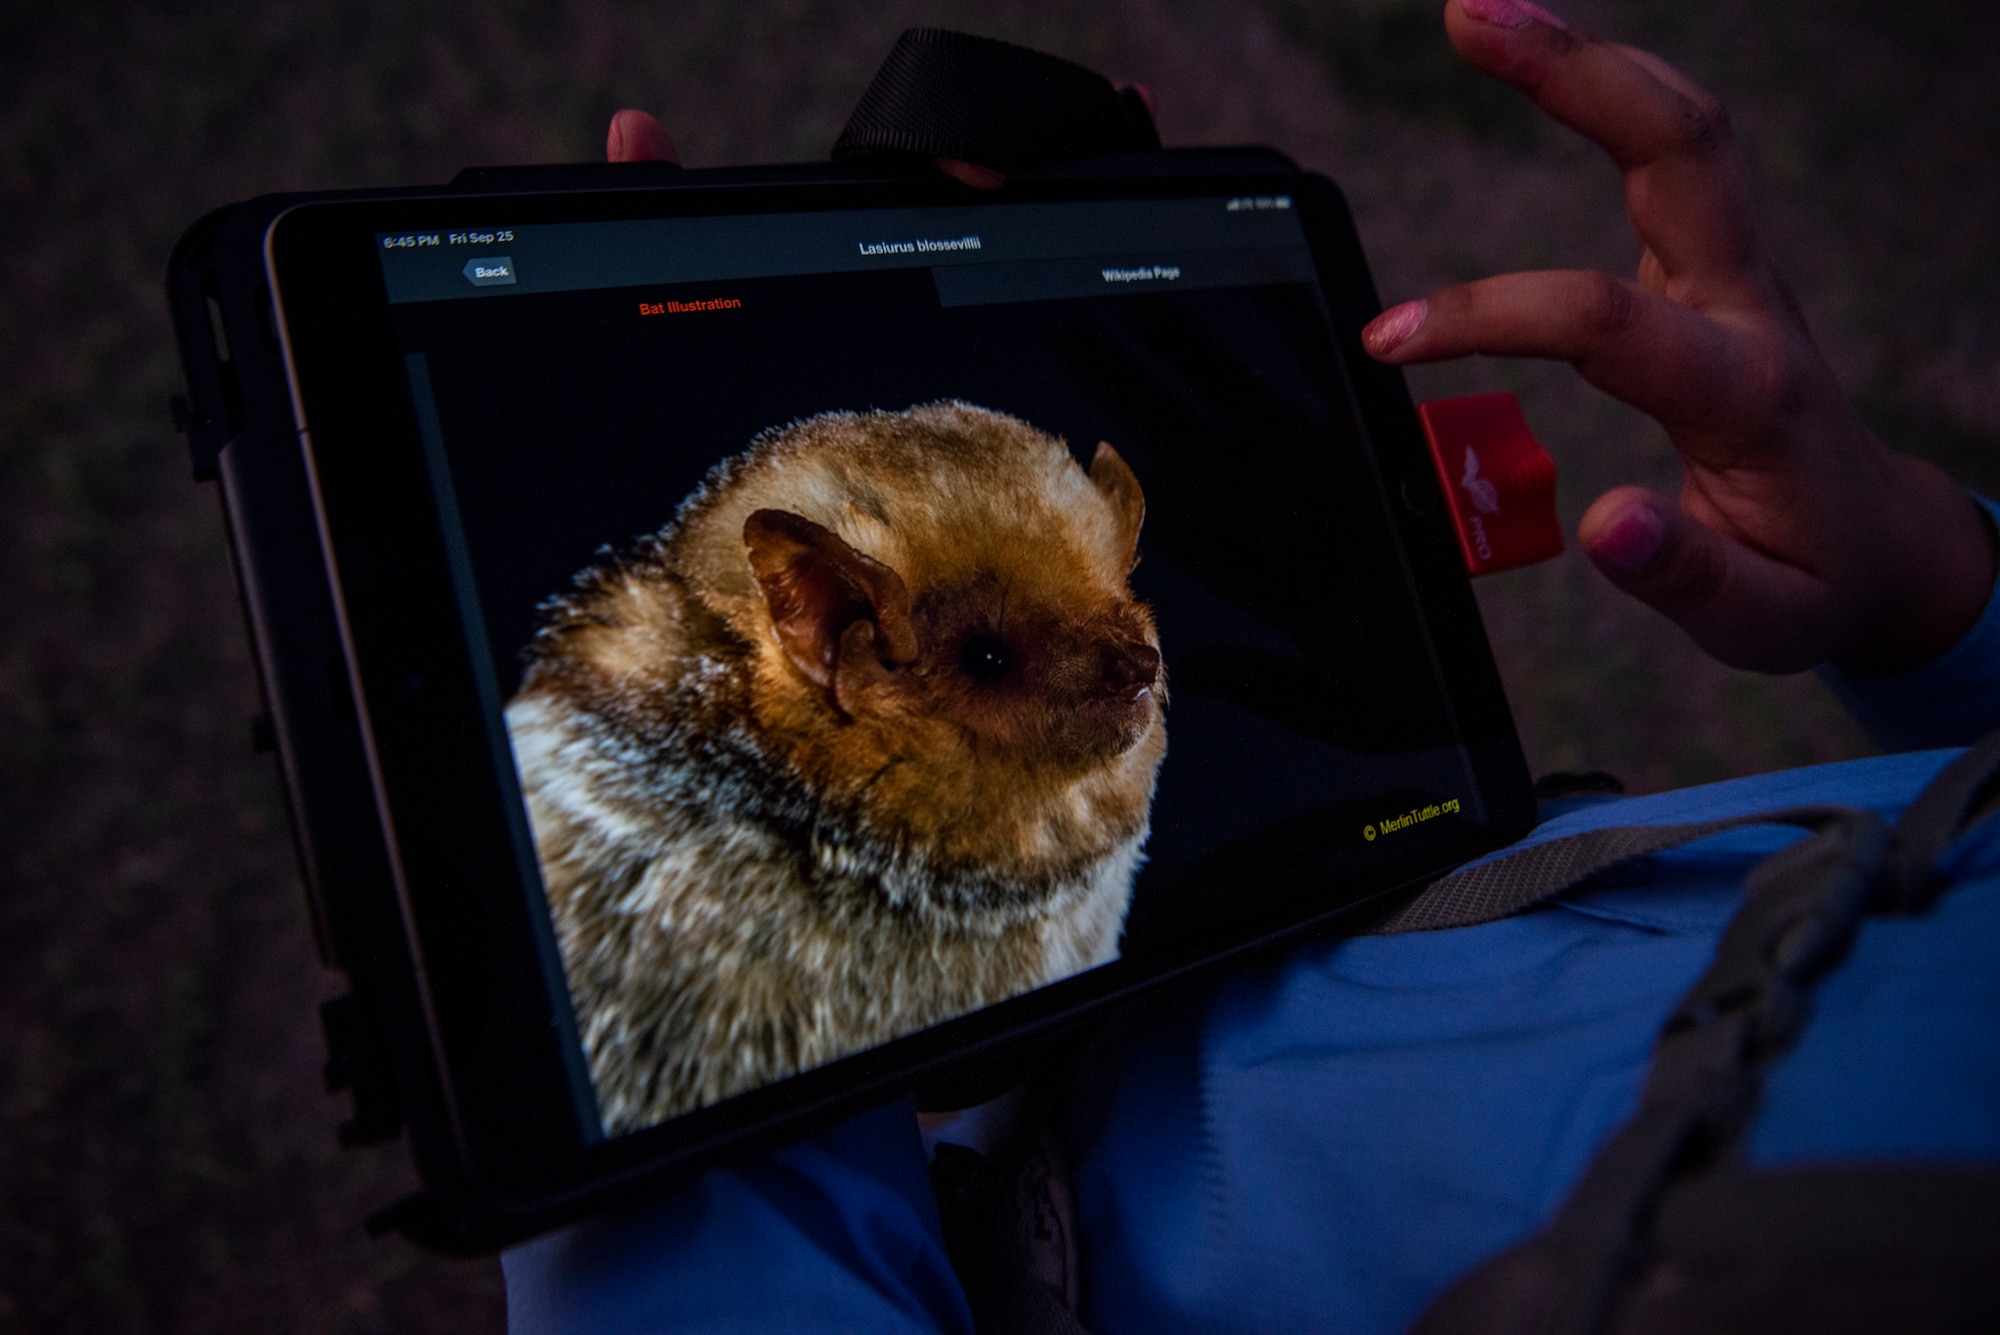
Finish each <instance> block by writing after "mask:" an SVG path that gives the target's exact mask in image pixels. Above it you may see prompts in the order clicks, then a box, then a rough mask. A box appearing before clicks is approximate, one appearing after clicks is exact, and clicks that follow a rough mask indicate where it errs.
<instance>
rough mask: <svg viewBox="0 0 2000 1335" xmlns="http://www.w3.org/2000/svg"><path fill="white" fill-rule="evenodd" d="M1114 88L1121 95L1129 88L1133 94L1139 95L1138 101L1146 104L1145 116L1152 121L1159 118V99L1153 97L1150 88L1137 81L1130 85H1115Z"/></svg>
mask: <svg viewBox="0 0 2000 1335" xmlns="http://www.w3.org/2000/svg"><path fill="white" fill-rule="evenodd" d="M1116 87H1117V89H1118V91H1119V92H1121V93H1122V92H1124V91H1125V90H1126V89H1127V88H1130V89H1131V90H1132V91H1133V92H1135V93H1137V94H1138V95H1139V100H1140V101H1141V102H1144V103H1145V104H1146V114H1147V115H1148V116H1151V117H1152V118H1153V119H1154V120H1158V119H1159V118H1160V99H1159V98H1157V97H1155V96H1153V90H1152V89H1151V88H1149V87H1147V86H1146V85H1145V84H1143V83H1139V82H1137V81H1134V82H1132V83H1121V84H1118V85H1116Z"/></svg>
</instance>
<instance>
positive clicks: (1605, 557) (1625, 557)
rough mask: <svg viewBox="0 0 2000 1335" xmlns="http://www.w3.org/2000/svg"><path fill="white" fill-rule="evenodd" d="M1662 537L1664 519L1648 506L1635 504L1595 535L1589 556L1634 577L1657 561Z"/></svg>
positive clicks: (1664, 532) (1665, 527)
mask: <svg viewBox="0 0 2000 1335" xmlns="http://www.w3.org/2000/svg"><path fill="white" fill-rule="evenodd" d="M1666 536H1667V521H1666V519H1665V517H1664V516H1662V515H1661V514H1660V513H1659V511H1657V510H1655V509H1654V508H1653V507H1652V506H1650V505H1635V506H1633V507H1632V508H1631V509H1629V510H1627V511H1626V512H1625V513H1624V514H1622V515H1619V516H1618V518H1617V519H1615V520H1613V521H1612V523H1611V527H1610V528H1608V529H1606V530H1604V532H1603V533H1601V534H1599V535H1598V537H1597V541H1596V542H1593V543H1592V544H1591V545H1590V554H1591V555H1592V556H1594V557H1596V558H1597V559H1598V560H1600V561H1604V562H1607V563H1609V564H1610V565H1614V566H1616V567H1617V568H1618V569H1620V570H1622V571H1624V572H1625V573H1626V574H1628V575H1636V574H1638V573H1639V572H1640V571H1642V570H1645V569H1646V568H1647V567H1648V566H1650V565H1652V564H1653V562H1655V561H1657V560H1658V559H1659V557H1660V548H1661V547H1662V546H1664V545H1665V538H1666Z"/></svg>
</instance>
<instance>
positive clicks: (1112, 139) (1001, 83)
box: [833, 28, 1160, 172]
mask: <svg viewBox="0 0 2000 1335" xmlns="http://www.w3.org/2000/svg"><path fill="white" fill-rule="evenodd" d="M1159 146H1160V135H1159V131H1158V130H1156V129H1155V128H1154V127H1153V117H1152V113H1150V112H1149V111H1147V110H1146V104H1145V102H1144V101H1143V100H1142V99H1141V98H1140V97H1139V95H1138V94H1137V93H1136V92H1133V91H1132V90H1130V89H1125V90H1122V91H1121V90H1119V89H1117V88H1114V87H1113V86H1112V84H1111V81H1110V80H1108V79H1106V78H1105V77H1104V76H1103V75H1101V74H1098V73H1097V72H1096V71H1094V70H1088V69H1085V68H1084V67H1083V66H1081V65H1075V64H1071V63H1070V62H1069V61H1067V60H1063V59H1061V58H1059V57H1056V56H1051V55H1045V54H1044V53H1042V52H1040V51H1031V50H1029V49H1028V48H1027V47H1024V46H1015V45H1013V44H1012V43H1010V42H999V41H995V40H993V39H992V38H990V37H974V36H971V35H969V34H967V33H962V32H950V31H948V30H946V29H943V28H911V29H910V30H909V31H907V32H905V33H904V34H903V35H902V36H901V37H900V38H898V39H897V41H896V45H895V49H893V50H892V51H890V52H889V58H888V59H887V60H885V61H883V62H882V68H881V69H880V70H877V71H876V73H875V80H874V82H872V83H870V84H869V85H868V91H867V92H865V93H863V94H862V95H861V104H860V105H859V106H857V107H856V108H855V109H854V114H853V115H852V116H851V117H849V118H848V121H847V128H846V129H844V130H842V131H841V133H840V138H839V139H838V140H836V141H835V143H834V145H833V156H834V160H835V161H847V160H849V159H854V158H880V157H895V156H911V157H916V158H920V159H922V160H923V161H925V162H926V163H928V162H929V160H930V159H932V158H940V157H942V158H956V159H958V160H959V161H961V162H971V163H976V164H978V165H979V166H981V167H992V168H994V169H996V170H998V171H1002V172H1012V171H1018V170H1020V169H1021V168H1023V167H1027V166H1030V165H1032V164H1034V163H1037V162H1043V161H1047V160H1049V159H1053V158H1066V157H1087V156H1091V155H1094V154H1102V153H1136V152H1143V151H1147V150H1150V149H1156V148H1158V147H1159Z"/></svg>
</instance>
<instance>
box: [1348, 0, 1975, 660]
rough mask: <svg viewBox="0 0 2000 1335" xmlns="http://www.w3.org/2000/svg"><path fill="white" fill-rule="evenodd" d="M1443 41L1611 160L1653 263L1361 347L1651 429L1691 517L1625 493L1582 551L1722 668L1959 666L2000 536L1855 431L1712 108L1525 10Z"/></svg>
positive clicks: (1652, 497) (1446, 306)
mask: <svg viewBox="0 0 2000 1335" xmlns="http://www.w3.org/2000/svg"><path fill="white" fill-rule="evenodd" d="M1445 27H1446V31H1447V32H1448V33H1449V35H1450V37H1451V41H1452V44H1453V45H1454V46H1456V47H1457V48H1458V51H1459V54H1460V55H1462V56H1463V57H1464V58H1465V59H1466V60H1468V61H1469V62H1471V63H1472V64H1473V65H1475V66H1477V67H1478V68H1480V69H1482V70H1484V71H1485V72H1487V73H1488V74H1491V75H1493V76H1494V77H1496V78H1499V79H1501V80H1503V81H1505V82H1507V83H1510V84H1512V85H1514V86H1515V87H1516V88H1519V89H1521V90H1522V91H1523V92H1525V93H1527V94H1528V96H1529V97H1531V98H1532V99H1534V101H1535V103H1536V105H1538V106H1539V107H1541V109H1542V110H1543V111H1545V112H1547V113H1548V114H1549V115H1550V116H1552V117H1554V118H1555V119H1556V120H1558V121H1560V122H1562V123H1563V124H1564V125H1567V126H1569V127H1571V128H1572V129H1574V130H1577V131H1578V132H1580V133H1582V134H1583V135H1585V136H1587V137H1588V138H1590V139H1592V140H1594V141H1595V142H1596V143H1597V144H1598V145H1599V146H1601V147H1602V148H1603V149H1604V150H1605V151H1606V152H1607V153H1609V154H1610V155H1611V158H1612V160H1613V161H1614V162H1616V163H1617V164H1618V167H1619V169H1620V171H1621V172H1622V173H1623V175H1624V190H1625V207H1626V212H1627V214H1628V215H1629V217H1630V218H1631V221H1632V226H1633V228H1634V230H1635V231H1637V233H1638V235H1639V239H1640V240H1641V241H1642V242H1643V243H1644V245H1645V252H1644V255H1643V256H1642V258H1641V259H1640V262H1639V271H1638V275H1637V278H1636V280H1631V281H1628V280H1625V279H1622V278H1616V277H1613V276H1611V275H1609V274H1605V273H1600V272H1596V271H1590V270H1556V271H1549V272H1542V273H1515V274H1504V275H1501V276H1499V277H1495V278H1487V279H1482V280H1480V281H1478V282H1473V283H1466V284H1462V285H1459V286H1455V287H1448V288H1444V289H1442V290H1440V291H1437V292H1434V293H1432V294H1431V295H1430V296H1429V297H1427V298H1425V299H1424V300H1422V301H1414V302H1406V303H1404V304H1402V305H1400V306H1396V307H1393V308H1391V309H1389V310H1387V311H1384V312H1383V313H1382V314H1381V315H1380V316H1378V317H1377V318H1376V319H1375V320H1374V321H1373V322H1372V323H1370V324H1369V326H1368V328H1367V329H1366V330H1365V331H1363V340H1364V342H1365V344H1366V346H1367V347H1368V350H1369V351H1370V352H1371V353H1373V354H1374V355H1375V356H1376V357H1378V358H1379V359H1381V360H1383V361H1385V362H1391V363H1395V364H1408V363H1412V362H1430V361H1439V360H1443V359H1446V358H1452V357H1463V356H1466V355H1469V354H1472V353H1486V354H1490V355H1496V356H1515V357H1548V358H1554V359H1558V360H1562V361H1567V362H1570V363H1572V364H1573V365H1575V367H1576V368H1577V370H1579V371H1580V372H1582V373H1583V376H1584V378H1585V379H1587V380H1589V381H1590V382H1591V383H1592V384H1594V385H1596V386H1597V387H1598V388H1600V389H1602V390H1604V391H1605V392H1606V393H1609V394H1611V395H1613V396H1614V397H1616V398H1619V399H1622V400H1623V401H1625V402H1626V403H1629V404H1631V405H1632V406H1634V407H1636V408H1638V409H1640V410H1641V411H1643V412H1645V413H1648V414H1649V415H1651V416H1652V417H1654V418H1655V419H1657V420H1658V421H1659V422H1660V424H1661V425H1662V426H1664V427H1665V428H1666V430H1667V434H1668V436H1669V437H1670V438H1671V440H1672V441H1673V444H1674V448H1675V449H1676V450H1677V451H1679V453H1680V456H1681V460H1682V463H1683V464H1684V465H1685V469H1686V472H1685V476H1684V480H1683V482H1682V485H1681V491H1680V496H1679V499H1678V502H1676V501H1675V500H1671V499H1669V498H1667V497H1665V496H1661V495H1659V494H1657V493H1654V492H1650V491H1647V490H1645V489H1643V488H1640V487H1619V488H1616V489H1614V490H1612V491H1610V492H1607V493H1606V494H1605V495H1603V496H1600V497H1599V498H1598V499H1597V501H1596V502H1595V503H1594V504H1593V505H1591V507H1590V509H1589V510H1588V511H1587V512H1586V513H1585V514H1584V517H1583V521H1582V523H1581V524H1580V525H1579V533H1578V537H1579V540H1580V541H1581V543H1582V546H1583V548H1584V550H1585V552H1587V553H1588V554H1589V556H1590V558H1591V560H1592V561H1593V562H1594V563H1595V564H1596V565H1597V568H1598V569H1599V570H1601V571H1602V572H1603V573H1604V574H1605V576H1606V577H1607V578H1609V579H1610V580H1611V582H1612V583H1614V584H1616V585H1618V586H1619V587H1620V588H1622V589H1624V590H1626V591H1627V592H1628V593H1631V594H1633V595H1634V596H1636V597H1637V598H1639V599H1640V600H1641V601H1643V602H1645V603H1647V604H1649V605H1651V606H1652V607H1654V608H1655V609H1657V610H1658V611H1660V612H1662V613H1664V614H1665V615H1666V616H1668V617H1670V618H1671V619H1673V620H1674V621H1675V622H1677V623H1679V624H1680V626H1681V627H1682V628H1683V629H1685V630H1686V631H1687V632H1688V633H1689V634H1690V635H1692V636H1693V637H1694V639H1695V642H1696V643H1698V644H1699V645H1701V647H1702V648H1703V649H1705V650H1707V651H1708V652H1709V653H1710V654H1712V655H1714V656H1715V657H1716V658H1718V659H1721V660H1722V661H1723V662H1725V663H1728V664H1731V665H1732V666H1736V667H1743V668H1752V669H1756V670H1759V671H1764V672H1795V671H1800V670H1802V669H1805V668H1810V667H1813V666H1815V665H1817V664H1819V663H1822V662H1826V661H1828V660H1833V661H1835V662H1838V663H1840V664H1841V665H1842V666H1844V667H1847V668H1850V669H1853V670H1856V671H1860V672H1868V673H1888V672H1895V671H1900V670H1904V669H1907V668H1912V667H1916V666H1918V665H1920V664H1922V663H1924V662H1927V661H1929V660H1930V659H1932V658H1935V657H1936V656H1937V655H1938V654H1940V653H1942V652H1943V651H1944V650H1946V649H1947V648H1949V647H1950V646H1951V645H1952V644H1953V643H1954V642H1956V641H1957V640H1958V639H1959V638H1960V637H1961V636H1963V635H1964V634H1965V632H1966V631H1967V630H1968V629H1970V627H1971V625H1972V623H1973V622H1974V621H1975V620H1976V619H1977V618H1978V616H1979V613H1980V611H1981V610H1982V608H1983V607H1984V606H1985V603H1986V600H1987V597H1988V595H1989V593H1990V591H1991V590H1992V587H1993V580H1994V573H1995V560H1996V555H1995V550H1994V537H1993V533H1992V528H1991V526H1990V525H1989V524H1988V522H1987V520H1986V517H1985V516H1984V514H1982V513H1981V512H1980V511H1979V509H1978V507H1977V506H1976V504H1975V503H1974V502H1973V501H1972V500H1971V498H1970V497H1969V496H1967V495H1966V493H1965V491H1964V490H1963V489H1962V488H1961V487H1959V486H1958V485H1957V484H1956V483H1954V482H1953V481H1952V480H1951V479H1950V478H1948V477H1947V476H1946V475H1945V474H1944V473H1943V472H1941V471H1940V470H1938V469H1936V468H1934V467H1932V466H1931V465H1929V464H1927V463H1923V462H1921V461H1919V460H1916V459H1912V458H1909V457H1907V456H1904V455H1898V454H1894V453H1892V452H1890V451H1889V450H1888V449H1887V448H1886V447H1884V446H1883V444H1882V443H1881V441H1879V440H1878V439H1877V438H1876V437H1875V435H1874V434H1873V433H1872V432H1871V431H1869V429H1868V428H1867V427H1866V426H1865V425H1864V424H1863V423H1862V421H1861V419H1860V418H1859V416H1857V415H1856V413H1855V411H1854V408H1853V406H1852V405H1851V404H1850V403H1849V402H1848V400H1847V396H1846V395H1845V394H1844V393H1843V392H1842V391H1841V388H1840V386H1839V384H1838V383H1837V382H1836V381H1835V379H1834V376H1833V373H1832V371H1831V370H1830V369H1829V368H1828V366H1827V364H1826V362H1825V359H1824V358H1823V357H1822V356H1821V355H1820V352H1819V349H1818V348H1817V346H1816V345H1815V344H1814V342H1813V339H1812V335H1811V333H1810V332H1809V331H1808V330H1807V328H1806V324H1805V319H1804V317H1803V315H1802V314H1801V313H1800V311H1799V308H1798V304H1797V302H1796V301H1795V300H1794V298H1793V296H1792V294H1791V292H1790V290H1789V289H1788V288H1787V287H1786V285H1785V281H1784V279H1783V278H1782V277H1781V276H1780V275H1779V273H1778V271H1777V267H1776V265H1775V264H1774V263H1773V261H1772V259H1771V256H1770V254H1769V251H1768V250H1767V248H1766V246H1765V244H1764V241H1763V238H1762V237H1761V236H1760V235H1759V232H1758V227H1757V223H1756V219H1755V217H1754V215H1753V212H1752V209H1751V204H1750V192H1749V187H1748V183H1747V180H1746V175H1745V170H1744V166H1743V163H1742V160H1741V158H1740V157H1739V155H1738V153H1737V150H1736V147H1735V143H1734V140H1733V137H1732V134H1731V130H1730V125H1729V119H1728V116H1727V114H1726V113H1725V112H1724V110H1723V108H1722V106H1721V104H1720V103H1719V102H1717V101H1716V99H1715V98H1714V97H1713V96H1711V95H1710V94H1709V93H1707V92H1706V91H1704V90H1703V89H1701V88H1699V87H1697V86H1696V85H1695V84H1694V83H1692V82H1690V81H1689V80H1688V79H1687V78H1686V77H1685V76H1684V75H1682V74H1681V73H1680V72H1679V71H1677V70H1675V69H1674V68H1673V67H1671V66H1670V65H1668V64H1667V63H1666V62H1664V61H1662V60H1660V59H1659V58H1658V57H1656V56H1653V55H1650V54H1648V53H1647V52H1644V51H1639V50H1636V49H1634V48H1631V47H1625V46H1618V45H1615V44H1612V43H1609V42H1605V41H1602V40H1600V39H1598V38H1595V37H1592V36H1589V35H1588V34H1585V33H1581V32H1578V31H1576V30H1574V29H1570V28H1568V27H1566V26H1565V25H1564V24H1563V22H1562V20H1561V19H1559V18H1557V17H1556V16H1555V15H1553V14H1550V13H1549V12H1548V11H1546V10H1544V9H1541V8H1540V7H1539V6H1536V5H1533V4H1528V3H1523V0H1449V3H1448V5H1447V8H1446V11H1445Z"/></svg>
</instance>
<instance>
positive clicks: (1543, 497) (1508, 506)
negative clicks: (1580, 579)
mask: <svg viewBox="0 0 2000 1335" xmlns="http://www.w3.org/2000/svg"><path fill="white" fill-rule="evenodd" d="M1417 417H1418V419H1419V420H1420V421H1422V422H1423V424H1424V437H1425V439H1426V440H1427V441H1428V442H1429V444H1430V448H1431V461H1432V462H1433V463H1435V464H1436V465H1437V470H1438V482H1439V484H1440V485H1441V486H1443V488H1444V498H1445V504H1446V505H1448V506H1450V507H1451V518H1452V526H1453V528H1454V529H1456V530H1457V533H1458V546H1459V550H1460V551H1461V552H1463V553H1464V554H1465V568H1466V570H1467V571H1469V572H1471V573H1472V574H1474V575H1490V574H1492V573H1493V572H1494V571H1496V570H1512V569H1514V568H1515V567H1516V566H1526V565H1533V564H1534V563H1535V562H1537V561H1546V560H1548V559H1549V558H1550V557H1552V556H1559V555H1561V554H1562V549H1563V536H1562V525H1561V523H1559V522H1558V521H1557V519H1556V461H1555V460H1554V459H1551V458H1550V457H1549V452H1548V451H1547V450H1545V449H1543V448H1542V444H1541V442H1540V441H1538V440H1536V439H1535V436H1534V433H1533V432H1532V431H1530V430H1528V419H1527V418H1526V417H1524V416H1522V415H1521V404H1520V402H1519V400H1517V399H1516V398H1515V397H1514V396H1513V395H1512V394H1505V393H1501V394H1474V395H1471V396H1469V397H1467V398H1462V399H1439V400H1437V401H1436V402H1434V403H1423V404H1419V405H1417Z"/></svg>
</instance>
